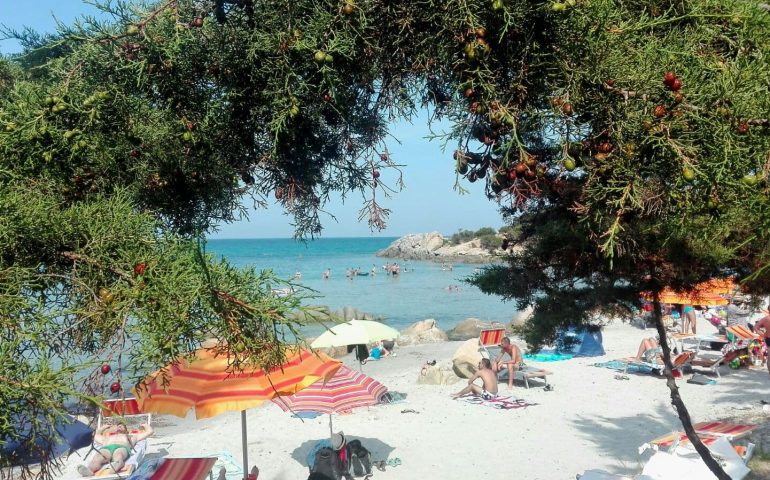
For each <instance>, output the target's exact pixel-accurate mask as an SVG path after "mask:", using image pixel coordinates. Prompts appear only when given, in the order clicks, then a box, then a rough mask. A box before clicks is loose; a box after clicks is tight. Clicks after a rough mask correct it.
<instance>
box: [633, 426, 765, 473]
mask: <svg viewBox="0 0 770 480" xmlns="http://www.w3.org/2000/svg"><path fill="white" fill-rule="evenodd" d="M693 428H694V429H695V433H697V434H698V437H699V438H700V439H701V441H702V442H703V444H704V445H706V446H707V447H709V448H711V446H712V445H714V444H715V443H716V442H717V441H718V440H719V439H725V440H727V441H729V442H730V444H731V445H732V447H733V450H735V452H736V453H737V454H738V456H739V457H740V458H741V460H742V461H743V463H744V464H748V463H749V460H751V457H752V456H753V454H754V449H755V445H754V444H753V443H751V442H740V444H738V443H736V441H739V440H741V439H743V438H745V437H746V436H748V435H749V434H751V432H753V431H754V429H756V428H757V425H751V424H736V423H727V422H701V423H696V424H694V425H693ZM678 447H683V448H688V449H692V448H693V447H692V444H691V442H690V439H689V438H687V434H685V433H684V432H682V431H677V432H671V433H669V434H666V435H663V436H661V437H658V438H656V439H654V440H651V441H649V442H647V443H646V444H645V445H643V446H642V448H652V449H653V450H663V451H673V450H676V449H677V448H678Z"/></svg>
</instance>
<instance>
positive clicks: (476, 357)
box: [452, 338, 483, 378]
mask: <svg viewBox="0 0 770 480" xmlns="http://www.w3.org/2000/svg"><path fill="white" fill-rule="evenodd" d="M482 358H483V356H482V354H481V350H480V349H479V341H478V339H476V338H471V339H469V340H466V341H465V342H463V344H462V345H460V348H458V349H457V350H456V351H455V353H454V355H452V370H453V371H454V373H455V375H457V376H458V377H460V378H471V377H472V376H473V375H474V374H475V373H476V370H477V369H478V365H479V362H480V361H481V359H482Z"/></svg>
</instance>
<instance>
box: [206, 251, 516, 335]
mask: <svg viewBox="0 0 770 480" xmlns="http://www.w3.org/2000/svg"><path fill="white" fill-rule="evenodd" d="M394 240H396V238H386V237H365V238H323V239H318V240H312V241H310V240H309V241H307V242H306V243H302V242H299V241H296V240H293V239H237V240H221V239H219V240H209V242H208V246H207V249H208V251H209V252H211V253H213V254H216V255H221V256H223V257H225V258H227V259H228V260H229V261H230V262H231V263H233V264H234V265H238V266H246V265H253V266H255V267H256V268H258V269H272V270H273V271H274V272H275V273H276V274H277V275H278V276H279V277H282V278H287V279H288V278H293V277H294V275H295V273H296V272H301V274H302V278H301V280H300V283H301V284H302V285H304V286H306V287H309V288H312V289H313V290H316V291H317V292H318V295H320V298H316V299H313V301H312V304H315V305H327V306H329V307H330V308H331V309H332V310H337V309H340V308H342V307H344V306H346V305H350V306H352V307H355V308H357V309H359V310H362V311H364V312H368V313H371V314H373V315H375V316H381V317H383V318H384V320H385V322H386V323H387V324H389V325H391V326H392V327H394V328H396V329H398V330H401V329H403V328H405V327H407V326H408V325H410V324H412V323H414V322H416V321H419V320H424V319H426V318H435V319H436V320H437V321H438V323H439V327H440V328H441V329H442V330H449V329H450V328H452V327H453V326H454V325H455V324H457V323H458V322H459V321H461V320H464V319H466V318H468V317H475V318H479V319H481V320H484V321H490V322H491V321H498V322H508V321H510V319H511V317H512V316H513V314H514V313H515V312H516V305H515V304H513V303H503V301H502V300H501V299H500V297H498V296H491V295H486V294H484V293H482V292H481V291H480V290H479V289H477V288H476V287H473V286H471V285H468V284H466V283H463V282H462V280H463V279H464V278H466V277H468V276H470V275H472V274H473V271H474V269H476V268H479V267H480V265H474V264H453V270H452V271H449V270H447V269H443V270H442V265H441V264H440V263H433V262H423V261H414V260H411V261H402V260H401V259H391V258H381V257H376V256H375V253H376V252H377V250H381V249H383V248H385V247H387V246H388V245H389V244H390V243H391V242H393V241H394ZM391 262H398V263H399V264H400V266H401V274H400V275H398V276H393V275H387V274H385V272H384V271H383V270H382V266H383V265H384V264H386V263H391ZM372 266H374V267H375V268H376V271H377V275H375V276H371V275H368V276H356V277H353V278H352V279H348V278H346V275H345V273H346V271H347V270H349V269H353V268H358V269H360V270H361V271H362V272H369V271H370V270H371V268H372ZM326 269H329V270H330V271H331V276H330V278H329V279H324V278H323V272H324V270H326ZM404 269H406V271H404ZM450 286H452V287H459V290H458V289H456V288H452V289H451V290H450V289H448V287H450ZM317 333H318V332H317V331H308V332H306V334H308V335H314V334H317Z"/></svg>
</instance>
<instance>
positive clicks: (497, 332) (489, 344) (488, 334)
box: [479, 327, 505, 358]
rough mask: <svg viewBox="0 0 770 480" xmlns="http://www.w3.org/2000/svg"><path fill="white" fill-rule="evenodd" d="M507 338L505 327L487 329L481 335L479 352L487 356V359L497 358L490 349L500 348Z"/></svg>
mask: <svg viewBox="0 0 770 480" xmlns="http://www.w3.org/2000/svg"><path fill="white" fill-rule="evenodd" d="M504 336H505V327H493V328H485V329H483V330H481V333H479V351H481V352H484V353H486V354H487V358H495V357H494V355H493V354H492V352H490V351H489V349H490V348H494V347H499V346H500V342H502V341H503V337H504Z"/></svg>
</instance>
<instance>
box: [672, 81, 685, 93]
mask: <svg viewBox="0 0 770 480" xmlns="http://www.w3.org/2000/svg"><path fill="white" fill-rule="evenodd" d="M680 88H682V81H681V80H679V79H678V78H675V79H674V81H673V82H671V90H673V91H675V92H676V91H677V90H679V89H680Z"/></svg>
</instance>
